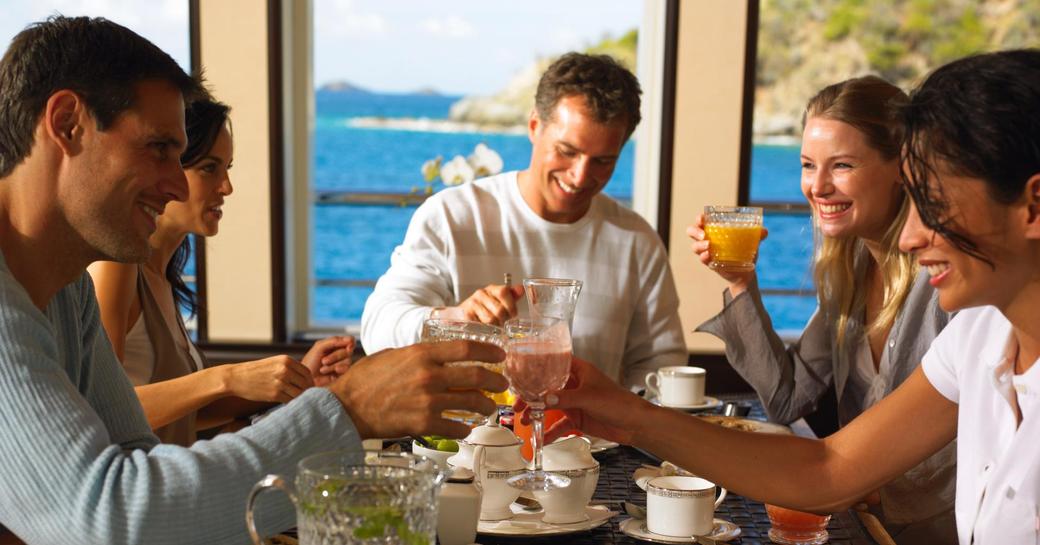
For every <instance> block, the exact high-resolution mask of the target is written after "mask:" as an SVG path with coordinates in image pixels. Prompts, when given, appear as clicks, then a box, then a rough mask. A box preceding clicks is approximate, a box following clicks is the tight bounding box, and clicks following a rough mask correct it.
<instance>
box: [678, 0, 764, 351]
mask: <svg viewBox="0 0 1040 545" xmlns="http://www.w3.org/2000/svg"><path fill="white" fill-rule="evenodd" d="M679 17H680V22H679V44H678V57H677V62H678V67H677V74H676V86H677V89H676V98H675V150H674V152H675V155H674V163H673V170H672V173H673V180H672V209H671V236H670V242H669V248H670V249H671V251H670V253H671V264H672V271H673V272H674V273H675V280H676V283H677V285H678V288H679V299H680V304H679V313H680V315H681V317H682V322H683V326H684V327H685V329H686V344H687V347H688V348H689V349H690V351H691V352H700V353H705V352H721V350H722V347H723V345H722V343H721V342H720V341H718V340H717V339H715V338H714V337H712V336H710V335H707V334H704V333H692V330H693V328H695V327H696V326H697V325H698V324H700V323H701V322H703V321H704V320H706V319H708V318H710V317H711V316H713V315H714V314H715V313H717V312H718V311H719V309H720V308H721V307H722V290H723V288H724V287H725V284H724V282H723V281H722V280H721V279H720V278H719V277H718V276H717V275H716V274H715V273H713V272H711V271H710V270H709V269H708V268H707V267H704V266H703V265H701V264H700V263H699V262H696V261H695V259H694V256H693V252H692V251H691V250H690V245H689V242H688V241H689V239H687V238H686V234H685V230H686V226H687V225H688V224H690V223H692V222H693V218H694V216H696V214H697V213H698V212H699V211H700V210H702V209H703V208H704V205H706V204H736V201H737V187H738V176H739V160H740V126H741V101H742V93H743V91H742V89H743V84H744V45H745V43H744V40H745V27H746V24H747V4H746V2H737V1H733V0H684V1H683V2H682V3H681V4H680V7H679Z"/></svg>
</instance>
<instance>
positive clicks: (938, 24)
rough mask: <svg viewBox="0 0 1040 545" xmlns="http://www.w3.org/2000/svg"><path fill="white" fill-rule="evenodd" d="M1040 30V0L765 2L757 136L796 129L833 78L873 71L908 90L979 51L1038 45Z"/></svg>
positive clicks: (761, 35)
mask: <svg viewBox="0 0 1040 545" xmlns="http://www.w3.org/2000/svg"><path fill="white" fill-rule="evenodd" d="M1038 28H1040V0H762V3H761V12H760V26H759V29H760V30H759V35H758V39H759V43H758V62H757V66H756V71H757V72H756V73H757V77H756V82H755V83H756V88H755V120H754V131H755V134H756V136H764V135H796V134H798V133H799V132H800V123H801V112H802V109H803V108H804V105H805V102H806V100H808V98H809V97H811V96H812V95H813V94H815V92H816V91H817V90H819V89H820V88H822V87H824V86H826V85H828V84H831V83H834V82H837V81H840V80H842V79H845V78H848V77H853V76H859V75H864V74H870V73H873V74H878V75H881V76H882V77H884V78H886V79H888V80H889V81H891V82H893V83H895V84H897V85H899V86H900V87H902V88H904V89H910V88H911V87H913V85H914V84H915V83H916V82H918V81H919V80H920V79H921V78H922V77H923V76H924V75H926V74H927V72H928V71H929V70H931V69H932V68H935V67H937V66H940V65H942V64H943V63H946V62H949V61H951V60H953V59H957V58H959V57H963V56H965V55H968V54H971V53H974V52H979V51H987V50H996V49H1007V48H1014V47H1029V46H1031V47H1037V46H1040V30H1038Z"/></svg>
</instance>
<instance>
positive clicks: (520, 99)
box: [449, 29, 638, 126]
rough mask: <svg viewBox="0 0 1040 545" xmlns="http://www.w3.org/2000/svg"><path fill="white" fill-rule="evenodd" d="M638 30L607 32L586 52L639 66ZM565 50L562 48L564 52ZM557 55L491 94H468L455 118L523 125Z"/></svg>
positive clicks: (455, 110) (454, 111) (536, 62)
mask: <svg viewBox="0 0 1040 545" xmlns="http://www.w3.org/2000/svg"><path fill="white" fill-rule="evenodd" d="M637 43H638V31H637V30H636V29H632V30H630V31H628V32H626V33H624V34H622V35H621V36H618V37H616V38H615V37H613V36H611V35H609V34H608V35H605V36H604V37H603V38H602V39H601V40H600V41H599V42H598V43H596V44H593V45H592V46H590V47H588V48H587V49H586V50H585V51H586V52H587V53H594V54H597V55H610V56H611V57H614V58H615V59H617V60H618V62H620V63H621V64H623V65H624V66H626V67H627V68H628V69H629V70H632V71H635V68H636V44H637ZM561 53H562V52H561ZM554 60H556V57H548V58H542V59H535V60H534V61H532V63H531V64H530V65H529V66H527V67H526V68H524V69H523V70H522V71H520V72H519V73H518V74H516V75H515V76H514V77H513V79H512V80H510V82H509V83H508V84H507V85H506V86H505V88H503V89H502V90H500V91H499V92H497V93H495V94H494V95H492V96H490V97H465V98H463V99H461V100H459V101H458V102H456V103H455V104H453V105H452V107H451V113H450V114H449V116H450V118H451V119H452V120H453V121H459V122H466V123H478V124H481V125H485V126H515V125H523V124H524V123H525V122H526V121H527V116H528V114H529V113H530V112H531V108H533V107H534V93H535V89H537V87H538V79H539V78H540V77H541V75H542V72H544V71H545V69H546V68H548V67H549V65H550V64H552V62H553V61H554Z"/></svg>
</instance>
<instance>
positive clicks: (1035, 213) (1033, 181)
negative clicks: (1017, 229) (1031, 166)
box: [1022, 173, 1040, 240]
mask: <svg viewBox="0 0 1040 545" xmlns="http://www.w3.org/2000/svg"><path fill="white" fill-rule="evenodd" d="M1023 192H1024V194H1023V195H1022V197H1023V198H1024V199H1025V204H1026V237H1027V238H1031V239H1036V240H1040V173H1037V174H1034V175H1032V176H1030V177H1029V179H1028V180H1026V187H1025V189H1024V190H1023Z"/></svg>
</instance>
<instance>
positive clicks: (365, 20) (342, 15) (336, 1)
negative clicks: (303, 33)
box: [315, 0, 388, 41]
mask: <svg viewBox="0 0 1040 545" xmlns="http://www.w3.org/2000/svg"><path fill="white" fill-rule="evenodd" d="M321 11H322V15H321V16H320V17H315V33H316V36H315V37H316V38H317V40H318V41H321V39H322V38H325V37H337V36H350V37H352V38H356V37H365V36H380V35H383V34H386V32H387V28H388V25H387V21H386V19H385V18H384V17H383V16H382V15H380V14H378V13H363V12H361V11H359V10H358V9H357V6H355V3H354V1H353V0H326V1H325V2H323V3H322V8H321Z"/></svg>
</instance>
